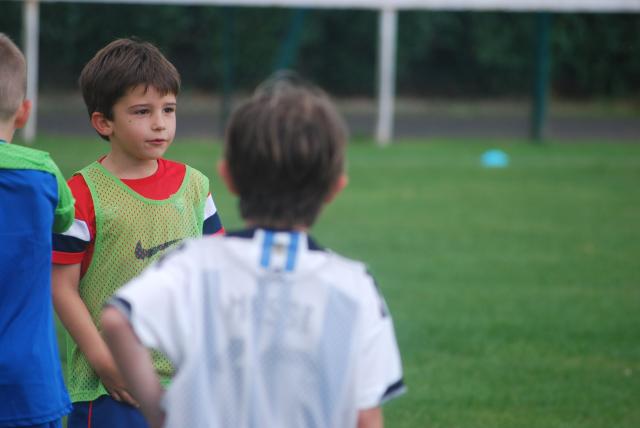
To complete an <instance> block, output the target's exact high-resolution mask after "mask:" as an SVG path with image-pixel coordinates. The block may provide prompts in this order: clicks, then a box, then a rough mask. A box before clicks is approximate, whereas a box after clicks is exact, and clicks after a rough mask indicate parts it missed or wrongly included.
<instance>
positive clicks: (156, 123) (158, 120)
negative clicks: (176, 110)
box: [151, 114, 166, 131]
mask: <svg viewBox="0 0 640 428" xmlns="http://www.w3.org/2000/svg"><path fill="white" fill-rule="evenodd" d="M151 127H152V129H154V130H159V131H161V130H163V129H165V128H166V121H165V118H164V117H162V114H156V115H154V116H153V122H152V124H151Z"/></svg>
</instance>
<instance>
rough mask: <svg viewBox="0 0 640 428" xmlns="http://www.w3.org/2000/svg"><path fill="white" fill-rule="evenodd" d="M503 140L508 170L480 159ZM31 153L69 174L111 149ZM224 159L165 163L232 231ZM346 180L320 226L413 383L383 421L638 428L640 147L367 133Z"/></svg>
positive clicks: (199, 145)
mask: <svg viewBox="0 0 640 428" xmlns="http://www.w3.org/2000/svg"><path fill="white" fill-rule="evenodd" d="M496 146H497V147H498V148H501V149H503V150H505V151H506V152H507V153H508V154H509V155H510V157H511V164H510V166H509V167H508V168H505V169H493V170H492V169H483V168H482V167H481V166H480V163H479V158H480V155H481V154H482V152H483V151H485V150H487V149H489V148H493V147H496ZM35 147H36V148H40V149H43V150H47V151H49V152H51V153H52V155H53V157H54V159H55V160H56V161H57V162H58V163H59V165H60V166H61V168H62V170H63V172H64V173H65V175H67V176H68V175H69V174H70V173H72V172H73V171H74V170H76V169H78V168H79V167H81V166H83V165H85V164H87V163H88V162H90V161H92V160H93V159H95V158H96V157H97V156H98V154H99V153H100V152H101V151H105V150H106V145H105V144H104V143H101V142H99V140H98V139H97V138H96V139H94V140H88V141H87V140H77V139H76V140H73V139H69V140H64V141H63V140H54V139H45V138H43V139H41V140H39V141H38V143H37V144H36V146H35ZM219 153H220V151H219V146H218V145H213V144H207V143H206V142H203V141H180V142H178V143H176V144H175V145H174V147H173V148H172V149H171V150H170V152H169V153H168V157H169V158H173V159H178V160H181V161H184V162H186V163H188V164H190V165H192V166H194V167H196V168H198V169H200V170H201V171H203V172H205V173H206V174H208V175H209V176H210V177H211V178H212V191H213V193H214V196H215V198H216V202H217V205H218V209H219V211H220V213H221V216H222V220H223V222H224V223H225V226H226V227H227V229H233V228H237V227H239V226H240V225H241V223H240V221H239V218H238V215H237V213H236V207H235V201H234V200H233V198H232V197H231V196H230V195H229V194H228V193H227V192H226V190H225V189H224V188H223V186H222V183H221V182H220V180H219V179H218V178H217V176H216V175H215V172H214V170H215V169H214V163H215V160H216V159H217V157H218V156H219ZM349 174H350V179H351V180H350V185H349V187H348V188H347V189H346V190H345V192H344V194H343V195H341V196H340V197H339V198H338V199H337V200H336V202H335V203H334V204H333V205H331V206H330V207H328V209H327V210H326V212H325V213H324V215H323V216H322V218H321V220H320V222H319V223H318V224H317V227H316V228H315V231H314V235H315V236H316V238H317V239H318V241H319V242H320V243H322V244H324V245H325V246H328V247H330V248H333V249H335V250H337V251H339V252H343V253H345V254H346V255H348V256H351V257H354V258H358V259H363V260H365V261H367V262H368V263H369V265H370V268H371V271H372V272H373V273H374V275H375V276H376V277H377V279H378V281H379V283H380V286H381V288H382V290H383V292H384V294H385V296H386V298H387V302H388V304H389V306H390V308H391V311H392V313H393V316H394V319H395V325H396V329H397V333H398V339H399V343H400V347H401V351H402V356H403V362H404V370H405V381H406V384H407V385H408V387H409V392H408V394H407V395H405V396H403V397H402V398H400V399H397V400H395V401H393V402H391V403H390V404H389V405H388V406H386V407H385V412H386V426H388V427H407V428H409V427H411V428H415V427H442V428H456V427H460V428H462V427H464V428H467V427H468V428H479V427H487V428H500V427H509V428H512V427H544V428H553V427H576V428H589V427H603V428H604V427H607V428H608V427H616V428H622V427H629V428H636V427H639V426H640V405H639V403H640V145H632V144H615V143H606V144H604V143H601V144H577V143H576V144H574V143H572V144H546V145H540V146H534V145H531V144H527V143H523V142H502V143H500V144H497V145H496V144H495V143H493V142H490V141H474V142H468V141H428V142H420V141H407V142H403V143H401V144H397V145H394V146H392V147H389V148H386V149H378V148H376V147H375V146H374V145H373V144H370V143H367V142H358V143H355V144H352V146H351V147H350V149H349Z"/></svg>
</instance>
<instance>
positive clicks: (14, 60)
mask: <svg viewBox="0 0 640 428" xmlns="http://www.w3.org/2000/svg"><path fill="white" fill-rule="evenodd" d="M26 93H27V63H26V61H25V59H24V55H22V52H21V51H20V49H18V47H17V46H16V45H15V44H14V43H13V42H12V41H11V39H10V38H9V37H8V36H7V35H6V34H4V33H0V121H3V122H4V121H7V120H9V119H11V117H13V115H14V114H16V112H17V111H18V108H19V107H20V103H21V102H22V101H24V97H25V95H26Z"/></svg>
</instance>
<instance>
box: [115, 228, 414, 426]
mask: <svg viewBox="0 0 640 428" xmlns="http://www.w3.org/2000/svg"><path fill="white" fill-rule="evenodd" d="M112 302H113V304H114V305H116V306H119V307H121V308H123V310H124V311H125V312H126V313H127V315H128V317H129V320H130V322H131V325H132V327H133V329H134V331H135V332H136V334H137V335H138V337H139V338H140V340H141V342H142V343H144V344H145V345H146V346H148V347H150V348H155V349H158V350H160V351H162V352H164V353H165V354H166V355H167V356H168V357H169V358H170V359H171V361H172V362H173V364H174V365H175V367H176V375H175V377H174V379H173V380H172V383H171V385H170V387H169V388H168V390H167V393H166V394H165V396H164V398H163V406H164V408H165V411H166V414H167V419H166V421H167V422H166V426H168V427H176V428H178V427H179V428H184V427H190V428H197V427H203V428H218V427H220V428H226V427H234V428H242V427H247V428H248V427H279V428H285V427H292V428H293V427H295V428H300V427H327V428H329V427H331V428H335V427H354V426H355V425H356V420H357V412H358V410H361V409H367V408H372V407H376V406H378V405H380V404H381V403H383V402H384V401H386V400H388V399H390V398H392V397H394V396H397V395H399V394H401V393H402V392H404V389H405V388H404V384H403V381H402V367H401V362H400V355H399V352H398V346H397V343H396V339H395V334H394V330H393V324H392V321H391V317H390V315H389V312H388V310H387V307H386V305H385V302H384V300H383V299H382V297H381V295H380V294H379V291H378V289H377V287H376V284H375V282H374V280H373V278H372V277H371V276H370V275H369V274H368V273H367V271H366V268H365V266H364V265H363V264H362V263H359V262H355V261H352V260H349V259H346V258H344V257H341V256H339V255H337V254H335V253H333V252H330V251H326V250H323V249H321V248H319V247H317V245H315V243H314V242H313V240H312V239H311V238H310V237H309V236H308V235H307V234H305V233H300V232H288V231H284V232H282V231H269V230H263V229H255V230H248V231H244V232H240V233H236V234H229V235H226V236H220V237H208V238H203V239H199V240H192V241H188V242H186V243H185V244H184V245H183V246H182V247H181V248H179V249H176V250H175V251H173V252H172V253H170V254H169V255H168V256H167V257H165V258H164V259H162V260H160V261H159V262H158V263H156V264H155V265H153V266H151V267H150V268H148V269H147V270H146V271H145V272H144V273H143V274H142V275H141V276H140V277H138V278H136V279H134V280H133V281H131V282H130V283H129V284H127V285H126V286H125V287H123V288H121V289H120V290H119V291H118V292H117V293H116V296H115V299H114V300H113V301H112Z"/></svg>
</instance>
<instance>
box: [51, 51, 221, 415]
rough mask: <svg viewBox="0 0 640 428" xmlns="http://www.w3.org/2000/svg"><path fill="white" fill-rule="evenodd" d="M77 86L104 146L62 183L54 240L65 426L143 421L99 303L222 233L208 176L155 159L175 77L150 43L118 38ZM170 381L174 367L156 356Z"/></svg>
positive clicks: (166, 134) (170, 122) (170, 126)
mask: <svg viewBox="0 0 640 428" xmlns="http://www.w3.org/2000/svg"><path fill="white" fill-rule="evenodd" d="M79 83H80V88H81V90H82V95H83V97H84V100H85V104H86V105H87V110H88V113H89V118H90V121H91V125H92V126H93V127H94V129H95V130H96V131H97V133H98V134H99V135H100V137H102V138H103V139H105V140H108V141H109V143H110V150H109V152H108V153H107V154H106V155H105V156H103V157H101V158H100V159H98V160H97V161H96V162H93V163H92V164H90V165H88V166H87V167H85V168H83V169H82V170H80V171H79V172H78V173H76V174H75V175H74V176H73V177H72V178H71V179H70V180H69V187H70V188H71V191H72V192H73V194H74V197H75V199H76V205H75V207H76V216H75V219H74V224H73V226H72V227H71V228H70V229H69V231H67V232H65V233H63V234H57V235H55V236H54V240H53V241H54V242H53V250H54V252H53V262H54V267H53V276H52V277H53V297H54V305H55V308H56V311H57V313H58V316H59V317H60V320H61V321H62V323H63V324H64V326H65V327H66V329H67V332H68V333H67V334H66V342H67V386H68V389H69V393H70V395H71V400H72V401H73V404H74V410H73V412H72V413H71V415H70V416H69V420H68V427H69V428H75V427H86V426H91V427H93V428H100V427H105V428H106V427H109V428H111V427H119V428H129V427H146V424H145V422H144V419H143V418H142V415H141V413H140V412H139V411H138V410H137V404H136V403H135V401H134V400H133V399H132V398H131V396H130V394H129V392H128V391H127V389H126V386H125V384H124V382H123V380H122V377H121V375H120V373H119V372H118V370H117V368H116V366H115V364H114V361H113V358H112V356H111V354H110V352H109V350H108V349H107V347H106V345H105V343H104V341H103V339H102V337H101V334H100V331H101V327H100V322H99V315H100V311H101V309H102V306H103V304H104V302H105V301H106V300H107V299H108V298H109V297H110V296H111V295H112V294H113V293H114V292H115V291H116V290H117V289H118V288H120V287H121V286H122V285H123V284H125V283H126V282H128V281H129V280H130V279H132V278H133V277H135V276H137V275H138V274H139V273H140V272H142V270H143V269H144V268H145V267H146V266H148V265H149V264H151V263H152V262H153V261H155V260H156V259H158V258H159V257H160V256H161V255H162V254H164V253H165V252H167V251H170V250H171V248H173V247H175V246H176V245H177V244H178V243H179V242H180V241H182V240H183V239H185V238H190V237H196V236H200V235H202V234H217V233H223V232H224V229H223V228H222V225H221V223H220V219H219V216H218V214H217V211H216V207H215V204H214V202H213V199H212V197H211V194H210V193H209V181H208V179H207V178H206V177H205V176H204V175H203V174H202V173H200V172H199V171H197V170H195V169H193V168H191V167H189V166H186V165H184V164H181V163H178V162H173V161H169V160H166V159H163V158H162V156H163V155H164V153H165V151H166V150H167V148H168V147H169V145H170V144H171V143H172V142H173V139H174V135H175V130H176V96H177V95H178V92H179V90H180V77H179V74H178V72H177V70H176V69H175V67H174V66H173V65H172V64H171V63H170V62H169V61H168V60H167V59H166V58H165V57H164V56H163V55H162V54H161V53H160V51H159V50H158V49H157V48H156V47H154V46H153V45H151V44H149V43H146V42H142V41H138V40H131V39H119V40H116V41H114V42H112V43H110V44H109V45H107V46H106V47H104V48H103V49H101V50H100V51H99V52H98V53H97V54H96V55H95V56H94V57H93V58H92V59H91V60H90V61H89V62H88V63H87V65H86V66H85V67H84V69H83V70H82V73H81V75H80V80H79ZM154 366H155V369H156V371H157V373H158V375H159V376H160V378H161V379H162V380H163V382H164V383H168V381H169V379H170V377H171V375H172V370H173V369H172V367H171V365H170V363H169V362H168V360H167V359H166V358H165V357H164V356H162V355H160V354H158V353H156V354H154Z"/></svg>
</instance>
